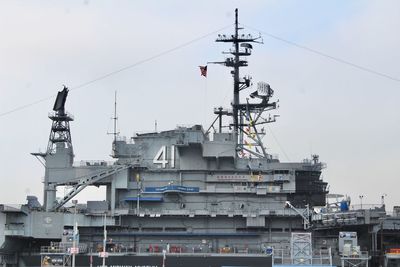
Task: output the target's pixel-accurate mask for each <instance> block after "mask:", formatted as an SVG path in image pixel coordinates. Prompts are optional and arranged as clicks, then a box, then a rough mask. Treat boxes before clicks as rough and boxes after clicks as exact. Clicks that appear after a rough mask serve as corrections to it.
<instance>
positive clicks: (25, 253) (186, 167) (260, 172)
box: [0, 10, 331, 266]
mask: <svg viewBox="0 0 400 267" xmlns="http://www.w3.org/2000/svg"><path fill="white" fill-rule="evenodd" d="M241 30H242V28H240V27H239V23H238V13H237V10H236V16H235V28H234V33H233V34H232V35H219V36H218V38H217V42H223V43H232V45H233V47H232V49H231V50H230V51H229V52H227V54H228V55H230V56H228V57H227V58H226V59H225V60H224V61H221V62H214V63H219V64H223V65H225V66H227V67H229V68H231V74H232V76H233V80H234V86H233V102H232V106H231V108H229V109H225V108H222V107H218V108H216V109H215V114H216V115H217V118H216V120H215V121H214V123H213V125H212V126H211V127H209V128H208V130H206V131H205V130H204V129H203V127H202V126H201V125H193V126H191V127H177V128H175V129H173V130H169V131H162V132H149V133H144V134H136V135H135V136H133V137H131V138H123V137H119V136H117V135H116V134H115V138H114V140H113V143H112V157H113V158H114V159H115V160H114V161H113V162H111V163H110V162H107V161H80V162H79V163H78V164H76V163H74V162H73V159H74V153H73V146H72V139H71V130H70V125H69V123H70V122H71V121H72V120H73V117H72V115H70V114H69V113H67V112H66V111H65V103H66V99H67V95H68V89H67V88H66V87H65V88H64V89H63V90H62V91H61V92H59V94H58V96H57V99H56V102H55V105H54V108H53V113H51V114H50V115H49V118H50V119H51V121H52V126H51V133H50V137H49V144H48V148H47V151H46V153H33V154H34V155H35V156H36V157H38V158H39V159H41V160H42V161H43V163H44V165H45V179H44V199H43V206H41V205H40V204H38V202H37V201H36V200H35V199H34V198H31V199H30V202H29V203H28V205H24V206H21V207H11V206H7V205H2V209H1V213H0V222H1V223H0V227H3V228H4V231H3V232H4V236H2V237H0V243H1V244H2V249H1V251H2V253H3V254H2V255H4V257H3V256H2V257H3V259H4V261H5V259H6V257H9V258H7V259H8V261H7V264H9V265H10V266H13V265H19V266H23V265H26V266H32V265H40V264H43V263H44V261H46V263H48V265H50V264H53V263H54V262H55V263H57V262H58V263H59V265H68V264H70V263H71V262H70V261H69V260H68V259H69V258H68V257H67V256H66V255H67V254H68V253H69V254H68V255H70V254H71V253H72V254H75V253H74V252H76V253H79V255H78V256H79V257H78V263H80V264H83V265H85V264H86V265H89V260H90V262H91V263H93V257H94V258H95V259H94V261H95V262H97V263H98V264H100V260H99V258H98V254H97V252H103V254H102V256H104V257H105V254H104V252H106V251H107V253H110V256H109V257H108V258H107V259H106V261H109V263H108V264H110V265H118V264H121V262H122V263H123V264H124V265H129V266H161V265H162V262H163V259H164V260H165V257H167V261H168V258H170V259H171V262H172V261H174V260H176V257H181V259H180V262H181V264H186V266H187V264H192V265H193V266H198V265H196V262H197V261H199V259H198V257H200V258H202V257H203V258H207V259H209V260H210V262H214V263H212V264H211V263H210V266H222V265H221V264H222V263H221V262H220V259H221V258H218V256H224V257H225V256H226V257H228V256H229V255H234V256H235V257H236V258H234V259H235V260H236V261H237V262H241V264H242V265H241V266H243V264H244V263H243V262H246V261H247V262H246V264H249V266H270V264H271V262H272V254H271V252H270V251H269V248H272V247H273V248H274V249H275V250H277V251H278V250H284V249H289V247H290V246H291V243H290V238H291V237H292V234H293V233H294V232H299V231H300V232H304V231H305V230H309V228H310V223H311V219H312V216H311V215H312V211H313V208H314V207H317V206H324V205H325V204H326V202H325V199H326V194H327V193H328V192H327V183H326V182H324V181H323V180H322V179H321V171H322V169H323V168H324V167H325V165H324V164H323V163H321V162H320V161H319V159H318V156H316V155H314V156H312V158H311V159H310V160H304V161H301V162H280V161H279V160H278V159H277V158H274V157H272V156H271V155H270V154H268V153H267V151H266V148H265V146H264V144H263V137H264V135H265V133H266V131H265V130H264V129H262V127H263V125H265V124H268V123H271V122H274V121H275V118H276V115H270V114H267V113H268V112H271V111H273V110H274V109H276V108H277V102H273V101H272V98H273V95H274V91H273V90H272V88H271V86H270V85H269V84H267V83H265V82H259V83H258V84H257V90H256V91H254V90H251V88H252V87H251V85H252V81H251V78H250V77H249V76H244V77H243V78H240V69H241V68H242V67H245V66H247V64H248V63H247V60H246V59H245V57H248V56H250V55H251V52H252V49H253V45H252V43H255V42H259V41H260V38H259V37H257V38H254V37H252V36H251V35H249V34H246V33H243V34H242V33H241ZM246 89H248V90H246ZM249 90H251V92H247V91H249ZM245 92H247V93H248V96H249V98H248V99H247V98H246V101H245V102H244V103H243V102H242V100H241V97H240V94H241V93H242V94H243V93H245ZM115 119H116V116H115ZM217 122H218V124H216V125H218V126H216V125H214V124H215V123H217ZM224 122H225V123H224ZM230 129H231V130H230ZM114 132H115V131H114ZM62 186H68V187H69V188H71V189H70V191H69V192H67V193H66V194H65V196H64V197H63V198H62V199H59V200H57V198H56V192H57V188H60V187H62ZM88 186H105V187H106V195H105V200H104V201H88V202H87V203H86V204H76V203H75V204H74V207H73V208H68V207H66V204H67V203H68V202H69V201H71V200H72V199H73V198H74V197H75V196H77V195H78V194H79V193H80V192H82V191H83V190H84V189H85V188H86V187H88ZM83 192H84V191H83ZM316 220H320V221H322V218H316ZM76 223H77V225H78V230H79V246H78V247H79V250H76V249H75V246H73V245H72V239H74V240H75V241H76V236H77V232H76V231H75V230H72V229H73V226H74V225H76ZM321 224H322V222H321ZM104 225H106V228H107V231H106V232H107V235H106V236H107V238H106V239H105V238H104V236H105V231H104ZM51 242H61V243H59V244H58V245H55V243H51ZM42 246H48V247H47V248H45V249H44V250H42V257H39V256H38V255H40V254H39V248H40V247H42ZM52 247H53V248H54V250H52ZM322 247H323V245H321V246H320V248H322ZM325 249H326V247H325ZM316 251H317V250H316ZM52 252H53V254H54V255H58V256H54V255H53V254H52ZM58 252H59V253H58ZM163 252H164V256H162V253H163ZM43 253H44V254H43ZM46 253H47V254H46ZM57 253H58V254H57ZM118 253H119V254H118ZM165 253H167V254H168V256H165ZM45 254H46V255H45ZM43 255H45V256H43ZM51 255H53V256H51ZM60 255H61V256H60ZM177 255H178V256H177ZM179 255H180V256H179ZM198 255H203V256H198ZM117 256H120V258H118V257H117ZM46 257H47V258H46ZM51 257H54V258H53V259H56V260H53V263H52V262H51V260H50V259H51ZM124 257H125V258H124ZM129 257H131V260H132V261H137V262H130V263H127V260H126V259H128V258H129ZM146 257H147V258H146ZM163 257H164V258H163ZM185 257H186V258H185ZM311 257H312V256H311ZM330 257H331V256H330ZM183 258H185V259H183ZM228 258H229V257H228ZM228 258H225V259H224V261H225V263H227V262H228V263H229V262H230V261H232V260H231V259H228ZM38 259H40V261H41V262H35V261H37V260H38ZM216 259H217V260H216ZM218 259H219V261H218ZM186 260H188V261H186ZM235 260H234V261H235ZM176 261H177V262H179V259H178V260H176ZM215 261H216V262H215ZM217 262H218V263H217ZM97 263H96V264H97ZM164 264H165V262H164ZM175 264H178V263H175ZM202 264H207V263H206V262H202ZM218 264H219V265H218ZM6 266H8V265H6ZM174 266H178V265H174ZM182 266H184V265H182ZM232 266H234V265H232Z"/></svg>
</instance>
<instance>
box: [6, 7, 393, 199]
mask: <svg viewBox="0 0 400 267" xmlns="http://www.w3.org/2000/svg"><path fill="white" fill-rule="evenodd" d="M236 7H238V8H239V12H240V22H241V23H242V24H243V25H246V26H249V27H251V29H249V30H248V32H250V33H252V34H254V35H258V32H259V31H261V32H264V34H262V35H263V39H264V44H263V45H255V49H254V52H253V56H252V57H251V58H249V65H250V66H249V67H248V68H247V69H246V70H245V72H244V73H243V74H251V75H252V77H253V78H254V82H257V81H266V82H268V83H270V84H271V86H272V88H273V89H274V90H275V98H276V99H279V100H280V108H279V110H278V113H279V114H280V115H281V117H279V120H278V121H277V122H276V123H274V124H273V125H271V126H270V130H271V131H272V133H269V134H267V136H266V138H265V144H266V146H267V147H268V152H269V153H271V154H279V156H280V159H281V161H301V160H303V159H304V158H309V157H310V155H311V154H319V155H320V159H321V160H322V161H323V162H326V163H327V165H328V168H327V169H325V170H324V171H323V177H324V180H326V181H328V182H329V184H330V192H331V193H342V194H347V195H350V196H351V197H352V200H353V201H352V203H353V204H358V203H359V202H360V199H359V196H360V195H363V196H364V198H363V203H380V197H381V195H382V194H387V197H386V202H387V204H388V205H389V206H392V205H396V204H397V205H399V204H400V194H399V193H398V190H399V184H400V183H399V182H398V180H399V178H400V177H399V174H398V172H397V168H398V166H399V159H400V157H399V151H400V138H399V136H400V112H399V103H398V102H399V99H400V82H399V80H398V79H400V50H399V47H400V35H399V29H400V2H399V1H347V0H346V1H344V0H343V1H212V0H209V1H207V0H203V1H190V3H188V1H183V0H182V1H89V0H86V1H1V2H0V114H4V113H6V112H8V111H10V110H13V109H15V108H17V107H20V106H23V105H26V104H30V103H33V102H36V101H38V100H41V99H44V98H48V100H46V101H42V102H40V103H38V104H35V105H32V106H29V107H27V108H24V109H21V110H19V111H16V112H12V113H9V114H6V115H2V116H0V125H1V126H0V127H1V128H0V129H1V131H0V150H1V152H2V153H1V155H0V157H1V158H0V164H1V165H0V167H1V168H0V169H1V171H0V181H1V186H0V203H25V197H26V195H27V194H30V195H37V196H38V197H39V200H40V201H41V202H42V183H41V181H42V179H43V176H44V169H43V166H42V165H40V163H39V162H38V161H37V160H36V159H35V158H34V157H33V156H31V155H30V154H29V153H30V152H37V151H39V149H41V151H44V150H45V148H46V145H47V140H48V135H49V131H50V123H51V122H50V120H49V119H48V118H47V114H48V112H49V111H51V108H52V105H53V102H54V98H53V97H51V96H52V95H55V94H56V93H57V91H58V90H60V89H62V85H63V84H66V85H67V86H69V87H70V88H71V89H72V90H71V92H70V95H69V98H68V101H67V105H66V106H67V110H68V111H69V112H71V113H72V114H74V115H75V121H74V122H72V123H71V127H72V138H73V144H74V152H75V155H76V157H75V160H76V161H79V160H83V159H84V160H87V159H98V160H102V159H105V160H109V159H111V158H110V157H109V154H110V152H111V142H112V137H111V136H110V135H107V131H112V122H111V120H110V118H111V117H112V112H113V101H114V100H113V95H114V91H115V90H117V91H118V116H119V130H120V132H121V135H125V136H132V134H133V133H134V132H137V131H139V132H140V131H146V130H153V129H154V121H155V120H157V122H158V129H159V130H167V129H173V128H175V126H176V125H178V124H195V123H202V124H205V125H207V126H208V125H209V124H210V122H211V121H212V120H213V118H214V117H213V113H212V108H213V107H215V106H220V105H224V106H228V105H229V103H230V101H231V99H232V89H231V85H232V79H231V76H230V74H229V70H228V69H227V68H224V67H222V66H217V65H210V66H209V72H208V74H209V76H208V78H207V79H204V78H203V77H200V74H199V69H198V65H202V64H205V63H206V62H207V61H214V60H222V59H223V58H224V57H223V55H222V54H221V51H223V50H224V49H225V50H226V49H229V46H227V45H224V44H220V43H215V42H214V40H215V37H216V36H217V34H218V33H215V34H211V35H208V34H210V33H212V32H214V31H217V30H218V29H221V28H223V27H225V26H228V25H231V24H233V19H234V9H235V8H236ZM254 29H256V30H254ZM232 30H233V28H228V29H226V30H224V31H221V32H220V33H231V32H232ZM267 34H272V35H275V36H277V37H279V38H282V39H285V40H288V41H291V42H294V43H297V44H299V45H303V46H306V47H309V48H311V49H314V50H317V51H320V52H322V53H325V54H327V55H329V56H332V57H335V58H339V59H342V60H344V61H348V62H351V63H353V64H356V65H359V66H362V67H364V68H367V69H371V70H374V71H376V72H380V73H383V74H385V75H387V76H390V77H393V78H394V79H390V78H387V77H386V78H385V77H383V76H380V75H376V74H372V73H370V72H367V71H365V70H361V69H359V68H355V67H354V66H351V65H348V64H343V63H339V62H337V61H334V60H331V59H329V58H326V57H323V56H321V55H317V54H315V53H311V52H310V51H308V50H305V49H302V48H299V47H296V46H294V45H291V44H288V43H286V42H282V41H280V40H277V39H274V38H271V37H269V36H268V35H267ZM205 35H208V37H205V38H202V39H200V40H198V41H196V42H193V43H191V44H190V45H187V46H184V47H182V48H179V49H176V50H173V51H171V52H169V53H166V54H164V55H162V56H159V57H155V58H154V59H152V60H149V61H146V62H144V63H142V64H138V65H136V66H134V67H132V68H129V69H127V70H125V71H122V72H119V73H118V74H115V75H112V76H110V77H108V78H106V79H102V80H99V81H97V82H93V83H91V84H90V85H88V86H84V87H80V88H76V87H77V86H79V85H81V84H84V83H86V82H89V81H92V80H93V79H96V78H98V77H101V76H103V75H105V74H108V73H110V72H113V71H116V70H119V69H121V68H124V67H125V66H130V65H132V64H135V63H137V62H141V61H142V60H147V59H151V58H153V57H154V56H156V55H159V54H161V53H163V52H165V51H168V50H170V49H173V48H176V47H179V46H180V45H182V44H185V43H187V42H189V41H191V40H194V39H197V38H199V37H201V36H205ZM396 79H397V80H396ZM73 88H76V89H73ZM207 126H206V127H207ZM273 136H275V137H276V138H274V137H273ZM278 143H279V144H278ZM62 193H63V192H61V194H62ZM100 193H101V192H100ZM98 195H99V192H94V191H93V190H90V191H87V192H85V191H83V192H82V193H81V195H80V196H79V200H80V201H84V200H88V199H95V198H98Z"/></svg>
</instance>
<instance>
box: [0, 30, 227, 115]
mask: <svg viewBox="0 0 400 267" xmlns="http://www.w3.org/2000/svg"><path fill="white" fill-rule="evenodd" d="M231 26H232V24H229V25H227V26H225V27H222V28H220V29H218V30H215V31H212V32H210V33H207V34H204V35H202V36H200V37H197V38H194V39H192V40H190V41H188V42H185V43H183V44H180V45H178V46H175V47H173V48H170V49H168V50H165V51H163V52H160V53H158V54H156V55H154V56H151V57H148V58H145V59H142V60H140V61H137V62H135V63H133V64H131V65H128V66H125V67H123V68H120V69H118V70H115V71H112V72H109V73H107V74H104V75H102V76H99V77H97V78H95V79H92V80H90V81H87V82H84V83H81V84H78V85H76V86H72V87H69V89H70V91H73V90H77V89H80V88H83V87H86V86H88V85H90V84H92V83H95V82H98V81H101V80H104V79H106V78H108V77H110V76H113V75H115V74H118V73H120V72H123V71H126V70H128V69H131V68H133V67H136V66H138V65H141V64H144V63H146V62H149V61H151V60H154V59H156V58H159V57H162V56H165V55H167V54H169V53H171V52H174V51H176V50H179V49H181V48H184V47H186V46H188V45H191V44H192V43H195V42H197V41H200V40H202V39H204V38H206V37H208V36H210V35H213V34H216V33H218V32H220V31H222V30H225V29H226V28H228V27H231ZM55 96H56V94H53V95H51V96H48V97H45V98H42V99H39V100H37V101H34V102H31V103H28V104H25V105H22V106H19V107H16V108H14V109H11V110H9V111H5V112H3V113H0V117H3V116H6V115H8V114H11V113H14V112H16V111H19V110H22V109H26V108H28V107H31V106H33V105H36V104H39V103H41V102H44V101H46V100H49V99H52V98H54V97H55Z"/></svg>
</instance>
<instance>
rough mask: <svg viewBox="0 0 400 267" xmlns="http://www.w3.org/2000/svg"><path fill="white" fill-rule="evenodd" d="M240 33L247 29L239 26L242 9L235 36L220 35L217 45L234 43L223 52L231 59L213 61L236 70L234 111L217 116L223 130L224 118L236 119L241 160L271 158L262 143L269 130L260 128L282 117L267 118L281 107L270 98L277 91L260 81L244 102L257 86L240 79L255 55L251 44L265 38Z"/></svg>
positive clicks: (221, 112) (248, 77)
mask: <svg viewBox="0 0 400 267" xmlns="http://www.w3.org/2000/svg"><path fill="white" fill-rule="evenodd" d="M240 30H243V28H241V27H239V22H238V9H235V32H234V34H231V35H225V34H219V35H218V38H217V40H216V42H223V43H232V46H233V48H231V49H230V50H229V51H226V52H223V54H227V55H230V56H228V57H227V58H226V59H225V60H224V61H220V62H209V63H214V64H221V65H224V66H226V67H229V68H232V70H231V74H232V76H233V102H232V103H231V105H232V112H228V111H226V112H223V110H222V109H221V108H218V109H216V110H217V111H218V112H214V113H215V114H217V115H218V118H219V123H220V126H219V129H220V131H221V128H222V126H221V124H222V115H227V116H232V117H233V122H232V124H230V125H229V127H230V128H231V127H233V133H234V136H235V143H236V150H237V152H238V156H239V157H245V156H246V155H249V157H252V156H255V157H257V158H271V156H270V155H268V154H267V152H266V149H265V147H264V145H263V142H262V138H263V137H264V135H265V129H264V128H261V129H259V128H260V126H261V125H264V124H267V123H271V122H274V121H275V119H276V117H277V116H278V115H273V116H272V117H271V115H268V116H267V117H265V116H263V115H264V113H266V112H267V111H269V110H273V109H276V108H277V102H270V98H271V97H272V96H273V93H274V91H273V90H272V88H271V87H270V85H269V84H268V83H266V82H258V83H257V90H256V91H254V92H252V93H250V94H249V95H248V96H249V97H250V98H248V97H247V98H246V101H245V102H244V103H243V102H241V100H240V92H241V91H242V90H245V89H247V88H251V87H252V85H253V83H252V78H251V77H250V76H244V77H242V78H241V77H240V68H242V67H247V66H248V61H247V59H246V58H245V57H247V56H250V55H251V53H252V49H253V45H252V44H251V43H262V39H261V36H258V37H253V36H252V35H251V34H243V33H239V31H240ZM250 100H252V101H250ZM256 101H257V102H256ZM216 120H217V119H216ZM216 120H215V121H214V123H215V122H216ZM211 128H214V127H213V125H212V126H211V127H210V129H211ZM214 129H215V128H214Z"/></svg>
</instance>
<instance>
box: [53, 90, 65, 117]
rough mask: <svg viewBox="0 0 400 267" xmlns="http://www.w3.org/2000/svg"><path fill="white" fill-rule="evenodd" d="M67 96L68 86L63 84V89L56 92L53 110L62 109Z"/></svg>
mask: <svg viewBox="0 0 400 267" xmlns="http://www.w3.org/2000/svg"><path fill="white" fill-rule="evenodd" d="M67 96H68V88H67V87H66V86H65V85H64V89H63V90H62V91H59V92H58V93H57V98H56V102H54V107H53V110H54V111H64V106H65V101H66V100H67Z"/></svg>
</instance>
